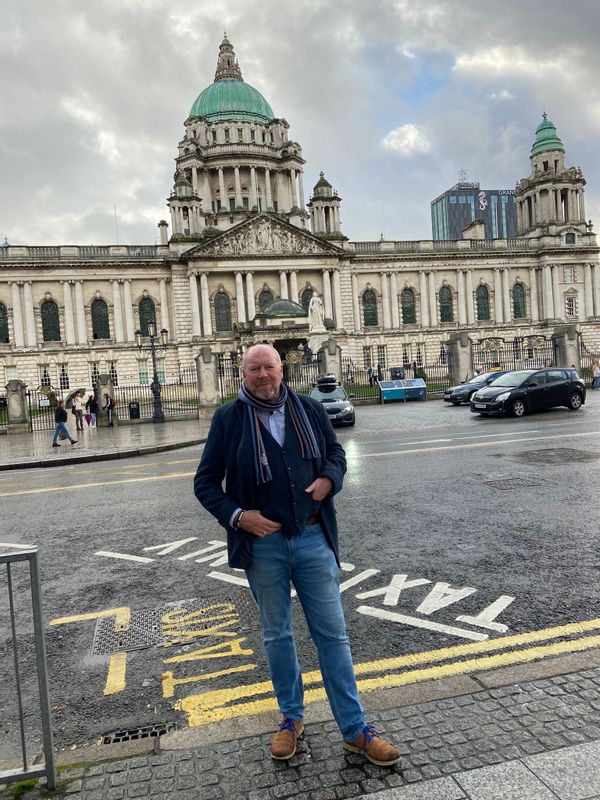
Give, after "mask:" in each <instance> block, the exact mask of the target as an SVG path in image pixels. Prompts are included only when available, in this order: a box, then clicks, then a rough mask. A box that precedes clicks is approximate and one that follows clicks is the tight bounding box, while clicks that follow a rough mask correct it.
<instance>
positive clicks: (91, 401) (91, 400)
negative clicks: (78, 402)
mask: <svg viewBox="0 0 600 800" xmlns="http://www.w3.org/2000/svg"><path fill="white" fill-rule="evenodd" d="M85 410H86V411H87V414H86V419H87V418H88V417H89V421H88V425H91V427H92V428H95V427H96V418H97V416H98V401H97V400H96V395H95V394H93V393H92V394H91V395H90V396H89V397H88V399H87V403H86V404H85Z"/></svg>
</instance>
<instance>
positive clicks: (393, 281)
mask: <svg viewBox="0 0 600 800" xmlns="http://www.w3.org/2000/svg"><path fill="white" fill-rule="evenodd" d="M390 301H391V304H392V328H393V329H394V330H398V328H399V327H400V313H399V312H398V279H397V276H396V273H395V272H391V273H390Z"/></svg>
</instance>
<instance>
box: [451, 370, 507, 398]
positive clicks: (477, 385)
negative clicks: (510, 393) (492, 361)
mask: <svg viewBox="0 0 600 800" xmlns="http://www.w3.org/2000/svg"><path fill="white" fill-rule="evenodd" d="M500 375H506V370H499V371H497V372H482V373H481V375H475V377H473V378H471V380H470V381H463V382H462V383H460V384H459V385H458V386H451V387H450V388H449V389H446V391H445V392H444V401H445V402H446V403H453V404H454V405H455V406H458V405H460V404H461V403H468V402H469V400H470V399H471V396H472V395H473V394H475V392H476V391H477V390H478V389H483V387H484V386H489V384H490V383H493V382H494V381H495V380H496V378H499V377H500Z"/></svg>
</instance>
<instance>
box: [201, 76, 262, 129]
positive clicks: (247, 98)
mask: <svg viewBox="0 0 600 800" xmlns="http://www.w3.org/2000/svg"><path fill="white" fill-rule="evenodd" d="M190 116H191V117H206V118H207V119H208V120H210V121H214V120H218V119H244V120H249V121H251V122H271V120H272V119H274V118H275V115H274V114H273V111H272V109H271V106H270V105H269V104H268V103H267V101H266V100H265V98H264V97H263V96H262V94H261V93H260V92H259V91H257V90H256V89H255V88H254V87H253V86H250V85H249V84H247V83H244V82H243V81H228V80H225V81H223V80H221V81H217V82H216V83H213V84H211V85H210V86H207V88H206V89H205V90H204V91H203V92H202V93H201V94H200V95H199V96H198V99H197V100H196V102H195V103H194V105H193V106H192V110H191V111H190Z"/></svg>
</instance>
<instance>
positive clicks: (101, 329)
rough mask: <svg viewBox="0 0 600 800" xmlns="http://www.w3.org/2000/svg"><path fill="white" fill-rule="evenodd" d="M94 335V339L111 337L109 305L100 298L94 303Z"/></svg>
mask: <svg viewBox="0 0 600 800" xmlns="http://www.w3.org/2000/svg"><path fill="white" fill-rule="evenodd" d="M92 335H93V337H94V339H110V328H109V325H108V306H107V305H106V303H105V302H104V300H100V298H96V299H95V300H94V302H93V303H92Z"/></svg>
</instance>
